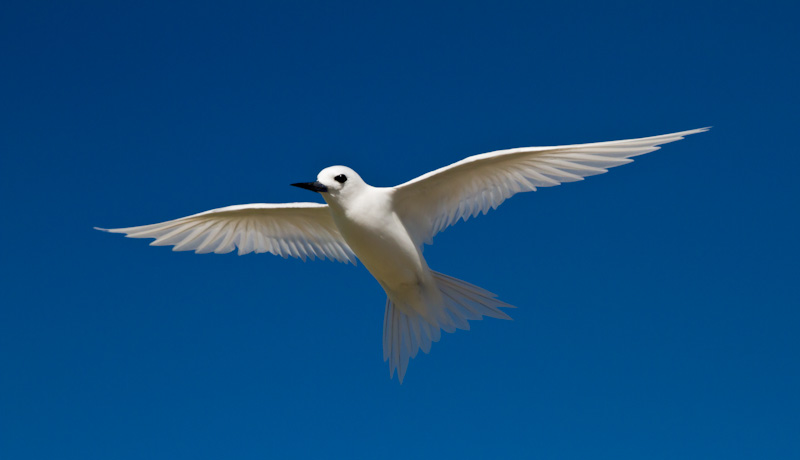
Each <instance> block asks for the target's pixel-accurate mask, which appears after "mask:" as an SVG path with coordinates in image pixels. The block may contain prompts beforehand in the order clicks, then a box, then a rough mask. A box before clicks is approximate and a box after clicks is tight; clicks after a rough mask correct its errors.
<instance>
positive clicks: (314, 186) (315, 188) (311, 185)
mask: <svg viewBox="0 0 800 460" xmlns="http://www.w3.org/2000/svg"><path fill="white" fill-rule="evenodd" d="M292 185H294V186H295V187H300V188H304V189H306V190H311V191H312V192H317V193H323V192H327V191H328V187H326V186H324V185H322V183H320V181H314V182H298V183H296V184H292Z"/></svg>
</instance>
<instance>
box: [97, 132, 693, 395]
mask: <svg viewBox="0 0 800 460" xmlns="http://www.w3.org/2000/svg"><path fill="white" fill-rule="evenodd" d="M706 130H708V128H701V129H695V130H691V131H683V132H678V133H673V134H665V135H662V136H653V137H647V138H640V139H629V140H623V141H611V142H599V143H593V144H579V145H567V146H556V147H525V148H519V149H511V150H500V151H496V152H490V153H485V154H482V155H475V156H472V157H469V158H466V159H464V160H461V161H459V162H456V163H454V164H452V165H450V166H446V167H444V168H440V169H438V170H435V171H432V172H430V173H427V174H424V175H422V176H420V177H418V178H416V179H413V180H411V181H409V182H406V183H404V184H401V185H398V186H396V187H373V186H371V185H368V184H367V183H366V182H365V181H364V180H363V179H362V178H361V176H359V175H358V174H357V173H356V172H355V171H353V170H352V169H350V168H348V167H345V166H331V167H328V168H325V169H323V170H322V171H321V172H320V173H319V175H318V176H317V180H316V181H315V182H306V183H297V184H292V185H295V186H298V187H301V188H305V189H308V190H311V191H314V192H318V193H320V194H321V195H322V197H323V199H324V200H325V202H326V205H321V204H317V203H287V204H251V205H239V206H228V207H226V208H220V209H215V210H211V211H206V212H203V213H200V214H195V215H192V216H188V217H184V218H181V219H176V220H172V221H168V222H162V223H159V224H152V225H145V226H140V227H130V228H119V229H111V230H106V231H109V232H113V233H125V234H127V236H128V237H132V238H155V241H153V242H152V243H151V245H156V246H160V245H174V246H175V247H174V249H173V250H176V251H181V250H193V251H196V252H198V253H206V252H215V253H225V252H230V251H232V250H233V249H234V248H236V247H238V248H239V254H240V255H241V254H246V253H248V252H257V253H258V252H270V253H273V254H276V255H281V256H283V257H288V256H293V257H299V258H301V259H303V260H305V259H307V258H312V259H314V258H329V259H334V260H338V261H341V262H352V263H355V261H356V258H357V259H359V260H361V262H362V263H363V264H364V266H365V267H366V268H367V270H368V271H369V272H370V274H372V276H373V277H375V279H376V280H377V281H378V283H380V285H381V286H382V287H383V289H384V291H386V296H387V302H386V308H385V311H384V323H383V355H384V360H388V361H389V362H390V376H391V375H393V374H394V372H395V370H397V373H398V378H399V380H400V382H402V381H403V377H404V376H405V372H406V368H407V366H408V362H409V360H410V359H411V358H414V357H415V356H416V355H417V353H418V352H419V350H422V351H423V352H425V353H428V352H429V351H430V348H431V344H432V343H433V342H437V341H438V340H439V339H440V337H441V332H440V331H441V330H444V331H445V332H453V331H455V329H469V323H468V321H471V320H478V319H482V317H483V316H490V317H494V318H500V319H510V318H509V317H508V315H506V314H505V313H504V312H503V311H502V310H501V308H513V307H512V306H511V305H509V304H506V303H505V302H502V301H500V300H498V299H497V298H496V297H497V296H496V295H495V294H492V293H491V292H489V291H486V290H485V289H482V288H479V287H477V286H474V285H472V284H469V283H467V282H464V281H461V280H459V279H456V278H453V277H450V276H447V275H444V274H441V273H437V272H435V271H433V270H431V269H430V268H429V267H428V264H427V262H426V261H425V257H424V256H423V253H422V250H423V246H424V244H426V243H428V244H430V243H432V239H433V236H434V235H436V234H437V233H439V232H440V231H442V230H443V229H444V228H447V227H448V226H450V225H452V224H454V223H455V222H457V221H458V220H459V219H460V220H467V219H468V218H470V217H474V216H477V215H478V214H480V213H483V214H486V212H488V211H489V209H493V208H496V207H497V206H499V205H500V204H501V203H502V202H503V201H504V200H505V199H507V198H509V197H511V196H512V195H514V194H516V193H519V192H526V191H534V190H536V188H537V187H550V186H554V185H558V184H560V183H562V182H571V181H576V180H581V179H583V177H586V176H591V175H595V174H602V173H604V172H606V170H607V169H606V168H610V167H614V166H619V165H621V164H625V163H629V162H631V161H632V160H630V157H633V156H636V155H641V154H644V153H648V152H651V151H653V150H657V149H658V148H659V147H658V146H659V145H661V144H665V143H668V142H674V141H676V140H680V139H683V137H684V136H687V135H690V134H695V133H699V132H703V131H706ZM100 230H103V229H100Z"/></svg>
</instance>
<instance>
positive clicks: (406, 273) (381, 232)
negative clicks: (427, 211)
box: [336, 212, 430, 293]
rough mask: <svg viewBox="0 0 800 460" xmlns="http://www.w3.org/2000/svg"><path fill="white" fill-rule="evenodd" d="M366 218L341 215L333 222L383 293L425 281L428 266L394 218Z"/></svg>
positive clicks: (377, 216) (403, 228)
mask: <svg viewBox="0 0 800 460" xmlns="http://www.w3.org/2000/svg"><path fill="white" fill-rule="evenodd" d="M365 214H366V213H363V212H362V213H359V215H365ZM366 215H367V218H365V219H358V217H355V218H354V217H352V216H344V218H340V219H336V220H337V222H336V223H337V226H338V227H339V231H340V232H341V234H342V236H343V237H344V239H345V241H346V242H347V244H348V245H349V246H350V248H351V249H352V250H353V252H354V253H355V254H356V256H358V259H359V260H360V261H361V263H363V264H364V266H365V267H366V268H367V270H369V272H370V274H372V276H374V277H375V279H377V280H378V282H379V283H380V284H381V285H382V286H383V288H384V290H386V291H387V293H389V290H393V291H394V290H403V289H407V288H409V287H413V286H419V285H420V284H422V283H425V282H427V281H428V279H427V278H429V277H430V275H429V273H428V272H429V270H428V265H427V264H426V263H425V259H424V258H423V257H422V254H421V253H420V251H419V249H418V248H417V247H416V245H415V244H414V242H413V241H412V240H411V237H410V236H409V234H408V232H407V231H406V229H405V227H404V226H403V224H402V223H401V222H400V220H399V219H398V218H397V216H396V215H394V214H393V213H392V214H387V215H383V216H381V215H376V213H369V214H366Z"/></svg>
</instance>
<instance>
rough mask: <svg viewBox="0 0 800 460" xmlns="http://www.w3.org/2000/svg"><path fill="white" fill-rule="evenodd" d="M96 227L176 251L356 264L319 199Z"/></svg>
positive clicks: (245, 206)
mask: <svg viewBox="0 0 800 460" xmlns="http://www.w3.org/2000/svg"><path fill="white" fill-rule="evenodd" d="M98 230H103V231H106V232H111V233H125V234H126V235H127V237H128V238H155V239H156V240H155V241H153V242H152V243H150V245H151V246H175V247H174V248H173V249H172V250H173V251H195V252H197V253H198V254H204V253H209V252H214V253H217V254H225V253H228V252H231V251H233V250H234V249H235V248H236V247H238V248H239V255H242V254H248V253H250V252H255V253H261V252H270V253H272V254H275V255H278V256H281V257H283V258H286V257H288V256H292V257H299V258H300V259H303V260H306V258H310V259H315V258H320V259H325V258H328V259H331V260H338V261H339V262H345V263H347V262H351V263H353V264H355V263H356V257H355V255H354V254H353V251H352V250H351V249H350V246H348V245H347V243H346V242H345V241H344V239H343V238H342V235H341V234H340V233H339V230H338V229H337V228H336V225H335V224H334V222H333V217H331V213H330V210H328V206H327V205H324V204H317V203H286V204H245V205H238V206H228V207H225V208H219V209H212V210H211V211H206V212H201V213H200V214H195V215H192V216H188V217H183V218H180V219H175V220H170V221H167V222H162V223H160V224H152V225H142V226H140V227H129V228H115V229H109V230H107V229H102V228H98Z"/></svg>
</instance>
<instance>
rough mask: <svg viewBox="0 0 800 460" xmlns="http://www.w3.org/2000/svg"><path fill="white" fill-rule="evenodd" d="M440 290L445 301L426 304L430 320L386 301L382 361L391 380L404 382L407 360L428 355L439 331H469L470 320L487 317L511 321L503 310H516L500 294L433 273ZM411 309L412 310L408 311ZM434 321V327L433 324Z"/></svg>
mask: <svg viewBox="0 0 800 460" xmlns="http://www.w3.org/2000/svg"><path fill="white" fill-rule="evenodd" d="M432 274H433V278H434V279H435V280H436V284H437V286H438V288H439V291H440V293H441V294H442V295H441V298H442V302H441V303H440V304H439V305H427V307H428V308H429V311H430V312H431V318H429V320H426V319H425V318H423V317H422V316H421V315H419V314H418V313H415V312H411V313H410V314H406V313H405V312H403V311H401V309H399V308H397V307H395V305H394V303H393V302H392V301H391V300H388V299H387V300H386V311H385V312H384V316H383V360H384V361H386V360H389V377H390V378H391V377H393V376H394V371H395V369H397V377H398V378H399V379H400V383H403V377H405V375H406V368H407V367H408V361H409V360H410V359H411V358H414V357H416V356H417V353H418V352H419V350H422V351H424V352H425V353H428V352H429V351H431V344H432V343H433V342H438V341H439V339H440V338H441V332H440V330H441V329H443V330H444V331H445V332H455V330H456V329H464V330H469V323H468V321H472V320H480V319H483V317H484V316H491V317H492V318H499V319H511V317H510V316H508V315H507V314H505V313H504V312H503V311H501V310H500V308H516V307H514V306H513V305H509V304H507V303H505V302H502V301H500V300H497V299H496V297H497V295H495V294H492V293H491V292H489V291H487V290H485V289H482V288H479V287H478V286H475V285H472V284H469V283H467V282H465V281H461V280H459V279H456V278H453V277H451V276H447V275H444V274H442V273H437V272H432ZM407 310H409V309H407ZM434 322H435V324H433V323H434Z"/></svg>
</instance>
